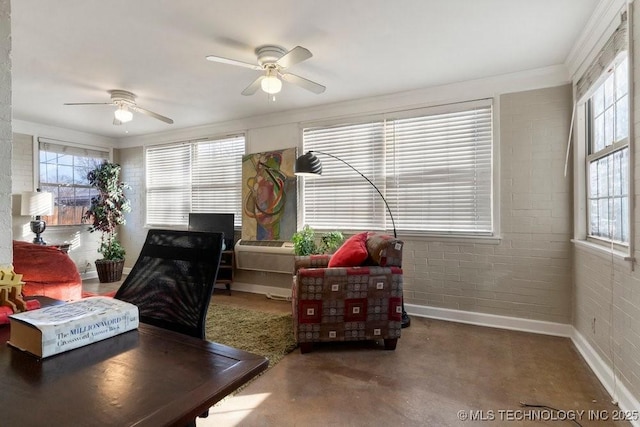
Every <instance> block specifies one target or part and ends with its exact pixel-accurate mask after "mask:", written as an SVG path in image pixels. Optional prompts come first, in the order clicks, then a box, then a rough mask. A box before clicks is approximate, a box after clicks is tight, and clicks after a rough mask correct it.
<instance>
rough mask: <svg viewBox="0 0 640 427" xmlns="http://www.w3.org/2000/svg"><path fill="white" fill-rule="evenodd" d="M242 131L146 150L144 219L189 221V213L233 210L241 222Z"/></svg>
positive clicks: (156, 222)
mask: <svg viewBox="0 0 640 427" xmlns="http://www.w3.org/2000/svg"><path fill="white" fill-rule="evenodd" d="M244 146H245V139H244V136H243V135H240V136H233V137H228V138H223V139H216V140H207V141H194V142H184V143H179V144H172V145H166V146H158V147H148V148H147V149H146V182H147V224H148V225H150V226H161V225H179V226H186V225H188V223H189V212H213V213H234V214H235V222H236V223H235V225H236V226H237V227H240V226H241V224H242V211H241V205H242V203H241V197H242V196H241V185H242V184H241V180H242V156H243V154H244Z"/></svg>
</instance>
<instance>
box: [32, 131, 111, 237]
mask: <svg viewBox="0 0 640 427" xmlns="http://www.w3.org/2000/svg"><path fill="white" fill-rule="evenodd" d="M46 145H51V146H52V147H54V150H60V151H62V152H64V151H67V150H68V151H69V154H67V155H71V156H73V158H74V161H75V158H76V157H81V156H80V155H79V153H81V152H86V154H92V153H99V154H101V155H99V156H86V157H91V158H93V159H101V161H111V159H112V158H113V149H111V148H106V147H100V146H93V145H88V144H80V143H75V142H70V141H61V140H56V139H51V138H45V137H35V138H33V159H34V164H35V165H36V167H34V182H37V185H36V188H38V189H41V190H42V191H50V188H51V187H57V188H60V187H65V188H74V189H76V188H82V189H88V190H89V200H88V203H87V204H86V205H85V206H84V207H86V208H87V209H88V208H89V203H90V202H91V198H92V197H93V196H94V195H96V194H97V192H96V191H95V190H94V189H93V187H92V186H91V185H89V184H88V182H87V184H86V185H81V184H78V185H75V184H65V183H62V182H43V181H42V180H41V178H42V173H43V171H42V165H43V162H42V160H41V158H42V155H41V151H47V152H56V151H52V150H46V149H43V148H42V147H46ZM60 154H64V153H60ZM58 166H60V164H58ZM66 166H69V165H66ZM74 166H75V164H74V165H72V168H73V167H74ZM45 173H46V172H45ZM74 193H75V190H74ZM53 196H54V215H47V216H44V217H43V218H44V220H45V221H46V222H47V226H48V227H78V226H83V225H85V224H84V222H83V221H82V214H81V215H80V222H77V223H75V222H74V223H70V224H60V223H59V219H60V215H61V213H60V209H59V206H60V204H59V202H57V200H58V196H59V191H54V192H53ZM74 200H75V198H74ZM73 205H74V206H78V205H77V203H74V204H73ZM83 213H84V209H83ZM54 216H57V218H54Z"/></svg>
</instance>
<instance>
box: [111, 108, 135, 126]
mask: <svg viewBox="0 0 640 427" xmlns="http://www.w3.org/2000/svg"><path fill="white" fill-rule="evenodd" d="M113 115H114V117H115V118H116V120H119V121H120V122H122V123H127V122H130V121H131V119H133V113H132V112H131V111H129V108H128V107H127V106H126V105H123V106H121V107H119V108H118V109H117V110H116V111H115V112H114V113H113Z"/></svg>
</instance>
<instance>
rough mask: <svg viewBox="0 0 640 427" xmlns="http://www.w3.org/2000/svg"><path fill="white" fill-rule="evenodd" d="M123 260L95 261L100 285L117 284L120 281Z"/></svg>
mask: <svg viewBox="0 0 640 427" xmlns="http://www.w3.org/2000/svg"><path fill="white" fill-rule="evenodd" d="M123 268H124V260H123V259H120V260H108V259H97V260H96V271H97V272H98V280H99V281H100V283H111V282H118V281H120V279H122V270H123Z"/></svg>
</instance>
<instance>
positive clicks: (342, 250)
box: [329, 231, 369, 268]
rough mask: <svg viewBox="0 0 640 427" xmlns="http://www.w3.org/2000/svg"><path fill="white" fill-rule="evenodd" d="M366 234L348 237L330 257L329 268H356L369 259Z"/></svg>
mask: <svg viewBox="0 0 640 427" xmlns="http://www.w3.org/2000/svg"><path fill="white" fill-rule="evenodd" d="M367 234H368V233H367V232H366V231H365V232H364V233H360V234H356V235H354V236H351V237H349V238H348V239H347V240H346V241H345V242H344V243H343V244H342V246H340V247H339V248H338V250H337V251H336V253H334V254H333V255H331V259H330V260H329V268H332V267H356V266H359V265H362V263H363V262H365V261H366V260H367V258H368V257H369V253H368V252H367V244H366V243H367Z"/></svg>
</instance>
